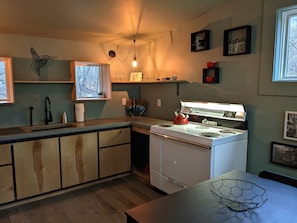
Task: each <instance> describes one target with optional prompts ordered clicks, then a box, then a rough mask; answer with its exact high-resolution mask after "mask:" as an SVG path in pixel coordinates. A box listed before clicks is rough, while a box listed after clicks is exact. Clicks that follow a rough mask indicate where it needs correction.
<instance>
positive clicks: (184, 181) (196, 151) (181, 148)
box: [162, 138, 211, 193]
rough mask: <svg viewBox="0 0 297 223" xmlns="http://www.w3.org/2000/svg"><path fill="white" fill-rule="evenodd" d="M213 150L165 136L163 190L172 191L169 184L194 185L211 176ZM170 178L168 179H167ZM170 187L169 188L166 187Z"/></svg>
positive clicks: (178, 185) (178, 186) (163, 146)
mask: <svg viewBox="0 0 297 223" xmlns="http://www.w3.org/2000/svg"><path fill="white" fill-rule="evenodd" d="M210 159H211V150H210V149H205V148H202V147H199V146H197V145H193V144H188V143H186V142H180V141H177V140H173V139H166V138H163V143H162V174H163V177H162V182H163V187H162V189H163V191H165V192H167V193H168V192H169V191H170V192H172V189H171V188H169V186H168V185H170V184H176V186H177V189H179V188H181V187H183V185H184V186H193V185H195V184H197V183H199V182H202V181H204V180H207V179H209V178H210V163H211V160H210ZM167 178H168V179H167ZM166 187H168V189H166Z"/></svg>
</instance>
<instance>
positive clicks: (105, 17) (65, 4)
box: [0, 0, 226, 43]
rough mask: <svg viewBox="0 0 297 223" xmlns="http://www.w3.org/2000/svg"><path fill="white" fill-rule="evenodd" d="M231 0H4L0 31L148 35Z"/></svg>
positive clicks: (105, 37)
mask: <svg viewBox="0 0 297 223" xmlns="http://www.w3.org/2000/svg"><path fill="white" fill-rule="evenodd" d="M224 1H226V0H2V1H1V7H0V33H10V34H20V35H29V36H38V37H49V38H58V39H66V40H78V41H91V42H100V43H105V42H115V41H116V42H118V43H120V42H125V41H127V40H129V41H130V40H132V39H133V37H134V36H136V37H137V39H141V38H143V39H146V38H149V37H150V36H152V35H156V34H159V33H162V32H168V31H171V30H174V29H176V28H177V27H179V26H183V25H184V24H186V23H187V22H189V21H190V20H192V19H193V18H195V17H197V16H199V15H201V14H203V13H205V12H206V11H208V10H209V9H211V8H212V7H214V6H215V5H217V4H219V3H222V2H224Z"/></svg>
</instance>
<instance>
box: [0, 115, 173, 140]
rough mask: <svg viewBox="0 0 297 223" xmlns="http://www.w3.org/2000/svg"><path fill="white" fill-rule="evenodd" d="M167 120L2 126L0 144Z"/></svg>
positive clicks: (130, 118)
mask: <svg viewBox="0 0 297 223" xmlns="http://www.w3.org/2000/svg"><path fill="white" fill-rule="evenodd" d="M169 122H170V121H168V120H162V119H157V118H151V117H142V116H141V117H128V116H125V117H117V118H107V119H95V120H87V121H85V122H69V123H68V124H69V125H71V127H65V128H56V129H50V130H39V131H28V129H29V128H30V126H20V127H12V128H2V129H0V144H4V143H13V142H19V141H24V140H30V139H37V138H47V137H55V136H63V135H69V134H76V133H86V132H92V131H99V130H106V129H112V128H121V127H128V126H131V125H132V126H138V127H141V128H146V129H149V128H150V126H152V125H158V124H164V123H169ZM50 125H51V124H49V126H50ZM43 126H45V125H43ZM33 127H38V126H33Z"/></svg>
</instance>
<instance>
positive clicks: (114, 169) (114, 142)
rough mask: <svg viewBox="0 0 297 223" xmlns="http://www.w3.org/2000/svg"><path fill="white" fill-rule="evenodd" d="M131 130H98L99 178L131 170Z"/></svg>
mask: <svg viewBox="0 0 297 223" xmlns="http://www.w3.org/2000/svg"><path fill="white" fill-rule="evenodd" d="M130 141H131V130H130V128H120V129H112V130H106V131H100V132H99V169H100V173H99V176H100V178H103V177H108V176H112V175H116V174H120V173H124V172H128V171H130V170H131V144H130Z"/></svg>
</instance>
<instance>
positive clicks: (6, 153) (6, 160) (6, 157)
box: [0, 144, 12, 166]
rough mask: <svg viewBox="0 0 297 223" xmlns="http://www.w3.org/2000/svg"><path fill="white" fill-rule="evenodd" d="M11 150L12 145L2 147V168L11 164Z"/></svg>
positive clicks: (0, 163)
mask: <svg viewBox="0 0 297 223" xmlns="http://www.w3.org/2000/svg"><path fill="white" fill-rule="evenodd" d="M11 163H12V162H11V150H10V144H2V145H0V166H1V165H6V164H11Z"/></svg>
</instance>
